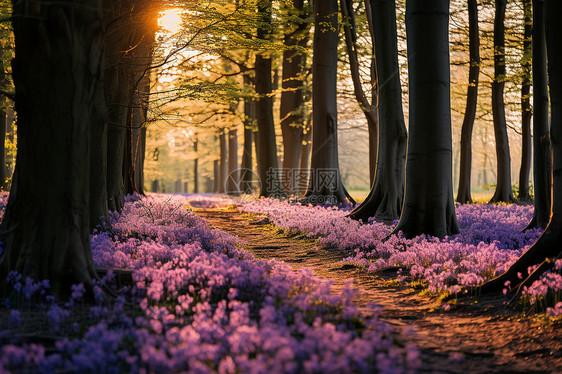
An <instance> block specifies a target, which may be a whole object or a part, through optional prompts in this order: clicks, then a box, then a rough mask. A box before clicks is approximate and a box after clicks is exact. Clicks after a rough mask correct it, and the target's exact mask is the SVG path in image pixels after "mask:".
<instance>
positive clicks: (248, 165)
mask: <svg viewBox="0 0 562 374" xmlns="http://www.w3.org/2000/svg"><path fill="white" fill-rule="evenodd" d="M244 83H245V84H246V85H248V86H250V85H251V81H250V79H249V78H248V77H247V76H244ZM255 117H256V107H255V102H254V100H253V99H252V98H250V97H246V98H244V152H243V153H242V163H241V166H240V168H241V169H242V170H241V173H240V190H241V192H242V193H247V194H251V193H252V191H253V190H252V179H253V169H254V163H253V157H252V152H253V143H254V127H255V121H256V118H255Z"/></svg>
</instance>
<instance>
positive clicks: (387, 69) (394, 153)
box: [350, 0, 407, 222]
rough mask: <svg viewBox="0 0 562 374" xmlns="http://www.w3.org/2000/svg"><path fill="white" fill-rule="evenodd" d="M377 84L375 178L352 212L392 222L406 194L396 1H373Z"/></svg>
mask: <svg viewBox="0 0 562 374" xmlns="http://www.w3.org/2000/svg"><path fill="white" fill-rule="evenodd" d="M370 8H371V9H372V19H373V26H374V27H373V28H374V36H375V37H374V39H375V40H374V42H375V55H376V69H377V76H378V79H379V82H380V83H381V84H380V85H379V86H378V118H379V129H380V137H379V145H378V149H379V151H378V154H379V156H378V161H377V169H376V170H377V171H376V176H375V181H374V183H373V185H372V187H371V191H370V193H369V195H368V196H367V198H366V199H365V201H364V202H363V203H362V204H361V205H360V206H359V207H357V208H356V209H355V210H354V211H353V212H351V214H350V217H352V218H354V219H362V220H367V219H368V218H370V217H375V218H376V219H378V220H381V221H385V222H392V221H394V220H396V219H398V218H399V217H400V212H401V209H402V199H403V197H404V165H405V162H406V141H407V135H406V126H405V124H404V113H403V110H402V87H401V85H400V74H399V70H400V68H399V64H398V44H397V35H396V4H395V1H394V0H371V7H370Z"/></svg>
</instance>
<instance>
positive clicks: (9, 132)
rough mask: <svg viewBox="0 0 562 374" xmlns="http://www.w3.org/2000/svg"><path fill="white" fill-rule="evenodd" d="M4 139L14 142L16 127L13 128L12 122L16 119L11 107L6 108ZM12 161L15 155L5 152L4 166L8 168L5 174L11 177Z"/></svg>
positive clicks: (12, 170)
mask: <svg viewBox="0 0 562 374" xmlns="http://www.w3.org/2000/svg"><path fill="white" fill-rule="evenodd" d="M6 116H7V117H6V139H7V140H9V141H10V142H11V144H15V142H16V138H15V135H16V134H15V132H16V129H15V128H14V122H15V120H16V114H15V112H14V109H13V108H8V109H6ZM14 161H15V157H14V155H13V154H12V152H10V153H6V166H7V168H8V171H7V175H8V177H9V178H11V177H12V173H13V172H14V164H15V163H14Z"/></svg>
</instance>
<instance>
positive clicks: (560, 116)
mask: <svg viewBox="0 0 562 374" xmlns="http://www.w3.org/2000/svg"><path fill="white" fill-rule="evenodd" d="M541 10H542V9H541ZM545 10H546V12H545V21H546V43H547V44H546V47H547V60H548V81H549V82H548V86H549V88H550V102H551V113H552V122H551V129H550V137H551V141H552V161H553V163H552V166H553V180H552V181H553V189H552V191H553V194H552V216H551V219H550V222H549V223H548V226H547V228H546V230H545V231H544V233H543V234H542V235H541V236H540V237H539V239H538V240H537V241H536V242H535V243H534V244H533V245H532V246H531V248H529V249H528V250H527V251H526V252H525V253H524V254H523V255H522V256H521V257H520V258H519V259H518V260H517V261H516V262H515V263H514V264H513V265H512V266H511V267H510V268H509V269H508V270H507V271H506V272H505V273H503V274H502V275H500V276H499V277H496V278H494V279H492V280H490V281H488V282H486V283H484V284H483V285H482V286H481V287H480V291H481V292H482V293H487V292H497V291H500V290H501V289H503V288H504V287H505V286H504V285H505V282H507V281H510V282H511V285H510V286H511V287H512V288H515V287H516V286H517V285H518V284H520V283H522V282H524V281H525V278H526V277H527V269H528V268H529V267H530V266H533V265H537V264H540V263H543V264H545V262H548V259H553V258H555V257H560V255H561V248H562V143H561V141H562V24H561V23H560V20H559V15H560V14H561V13H562V2H560V1H559V0H547V1H546V9H545ZM535 15H539V16H542V12H539V13H535ZM546 268H548V267H546ZM546 268H545V267H544V266H541V267H539V271H542V272H544V271H545V270H546ZM518 273H520V274H521V275H523V279H520V278H519V276H518ZM539 275H540V274H537V273H534V274H533V277H534V278H536V277H538V276H539Z"/></svg>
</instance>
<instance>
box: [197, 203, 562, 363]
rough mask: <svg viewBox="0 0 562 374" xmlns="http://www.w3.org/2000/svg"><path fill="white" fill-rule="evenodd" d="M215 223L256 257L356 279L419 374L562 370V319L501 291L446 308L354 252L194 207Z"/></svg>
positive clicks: (363, 299)
mask: <svg viewBox="0 0 562 374" xmlns="http://www.w3.org/2000/svg"><path fill="white" fill-rule="evenodd" d="M194 211H195V213H196V214H197V215H199V216H200V217H202V218H204V219H205V220H207V221H208V222H209V223H210V224H211V225H212V226H213V227H215V228H218V229H221V230H224V231H227V232H229V233H230V234H232V235H234V236H237V237H238V238H240V239H241V240H242V242H245V243H246V244H245V245H244V248H245V249H246V250H248V251H250V252H252V253H254V255H255V256H256V258H258V259H277V260H279V261H284V262H286V263H288V264H290V265H291V266H292V267H293V268H294V269H295V270H298V269H301V268H309V269H311V270H312V273H313V274H314V275H316V276H318V277H320V278H325V279H331V280H332V281H333V283H334V290H335V292H337V290H339V289H342V288H343V287H345V284H346V281H348V279H350V278H352V279H353V284H354V287H356V288H359V289H360V290H361V294H360V296H359V298H358V300H357V303H358V305H359V306H363V307H364V306H366V305H367V304H370V303H376V304H378V305H381V306H382V307H383V312H382V319H384V320H386V321H387V322H389V323H390V324H392V325H393V326H394V327H395V328H396V329H397V330H399V331H402V332H407V331H410V330H413V332H412V333H410V334H407V338H406V339H407V340H410V341H413V342H415V343H416V345H417V346H418V348H419V349H420V351H421V360H422V366H421V369H420V372H421V373H562V335H561V334H560V332H561V329H560V327H561V326H560V325H559V324H546V323H545V322H541V321H540V320H539V319H537V318H534V317H532V316H524V315H523V312H521V311H516V310H515V309H514V308H512V307H510V306H507V305H505V299H504V297H503V295H499V296H494V297H478V298H467V299H462V300H457V304H456V305H453V306H451V309H450V310H448V311H444V310H443V309H442V308H441V305H442V302H441V301H439V300H437V299H436V298H431V297H429V296H422V295H421V294H420V290H415V289H413V288H411V287H410V286H409V284H408V282H398V281H396V279H397V274H396V271H389V272H387V273H379V274H373V273H367V272H365V271H364V270H363V269H361V268H357V267H355V266H351V265H346V264H342V263H341V260H342V259H343V258H345V257H347V256H348V255H349V253H347V252H345V251H342V250H339V249H337V248H330V247H327V246H323V245H321V244H319V243H318V242H317V241H314V240H310V239H306V238H305V237H304V236H303V235H301V236H297V235H287V234H284V233H283V232H281V231H280V230H278V229H276V228H274V227H272V225H270V224H269V222H268V220H267V219H266V218H262V219H255V218H250V217H248V216H244V215H242V214H241V213H239V212H237V211H233V210H229V209H222V208H214V209H194Z"/></svg>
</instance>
